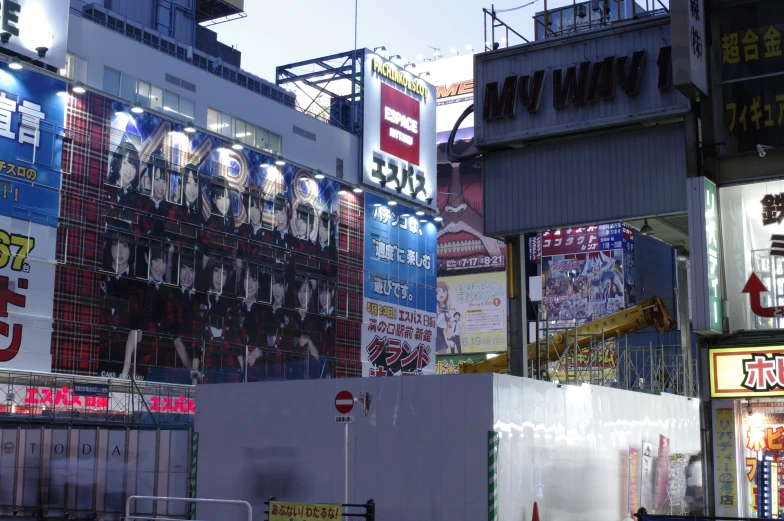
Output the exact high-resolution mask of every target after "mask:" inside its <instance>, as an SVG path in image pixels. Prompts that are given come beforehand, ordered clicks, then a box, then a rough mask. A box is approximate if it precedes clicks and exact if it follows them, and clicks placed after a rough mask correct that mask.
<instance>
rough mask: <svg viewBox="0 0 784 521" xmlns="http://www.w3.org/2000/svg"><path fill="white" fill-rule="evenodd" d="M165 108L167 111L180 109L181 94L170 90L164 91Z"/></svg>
mask: <svg viewBox="0 0 784 521" xmlns="http://www.w3.org/2000/svg"><path fill="white" fill-rule="evenodd" d="M163 110H164V111H166V112H179V111H180V96H179V94H175V93H173V92H169V91H168V90H164V91H163Z"/></svg>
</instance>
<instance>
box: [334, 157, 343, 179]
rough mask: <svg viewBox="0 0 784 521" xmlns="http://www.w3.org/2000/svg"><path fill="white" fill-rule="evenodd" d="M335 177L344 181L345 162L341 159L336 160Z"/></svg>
mask: <svg viewBox="0 0 784 521" xmlns="http://www.w3.org/2000/svg"><path fill="white" fill-rule="evenodd" d="M335 177H337V178H338V179H343V160H342V159H340V158H339V157H338V158H337V159H335Z"/></svg>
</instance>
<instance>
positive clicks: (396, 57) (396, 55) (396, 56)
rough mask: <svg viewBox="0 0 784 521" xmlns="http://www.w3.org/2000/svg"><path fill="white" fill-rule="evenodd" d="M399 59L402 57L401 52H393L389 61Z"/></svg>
mask: <svg viewBox="0 0 784 521" xmlns="http://www.w3.org/2000/svg"><path fill="white" fill-rule="evenodd" d="M399 59H400V55H399V54H393V55H392V56H390V57H389V61H393V60H399Z"/></svg>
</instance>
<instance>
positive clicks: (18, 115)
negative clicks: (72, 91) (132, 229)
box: [0, 65, 67, 226]
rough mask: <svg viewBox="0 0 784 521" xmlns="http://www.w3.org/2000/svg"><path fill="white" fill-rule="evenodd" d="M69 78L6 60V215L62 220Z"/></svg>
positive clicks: (1, 150) (2, 150)
mask: <svg viewBox="0 0 784 521" xmlns="http://www.w3.org/2000/svg"><path fill="white" fill-rule="evenodd" d="M62 92H65V83H64V82H63V81H61V80H58V79H55V78H52V77H50V76H45V75H43V74H39V73H36V72H32V71H28V70H25V69H22V70H18V71H10V70H9V69H8V68H7V67H6V66H5V65H0V183H1V188H2V189H1V190H0V194H1V195H2V200H0V215H5V216H8V217H10V216H17V215H19V213H20V212H21V213H22V214H23V215H24V217H26V218H27V220H32V221H34V222H39V223H41V224H45V225H48V226H56V225H57V217H58V214H59V204H60V194H59V190H60V171H61V166H62V165H61V163H62V144H63V125H64V122H65V104H66V100H67V97H66V96H58V93H62Z"/></svg>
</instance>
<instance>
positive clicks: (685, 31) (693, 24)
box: [670, 0, 708, 97]
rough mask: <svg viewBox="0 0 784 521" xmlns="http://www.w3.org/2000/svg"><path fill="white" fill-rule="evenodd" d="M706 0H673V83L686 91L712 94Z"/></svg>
mask: <svg viewBox="0 0 784 521" xmlns="http://www.w3.org/2000/svg"><path fill="white" fill-rule="evenodd" d="M703 7H704V6H703V0H690V1H689V2H673V5H672V9H671V10H670V18H671V24H670V27H671V28H672V79H673V85H675V87H676V88H677V89H679V90H680V91H681V92H683V93H684V94H685V95H687V96H690V97H695V96H696V95H697V94H700V93H701V94H708V79H707V77H708V74H707V72H708V71H707V56H708V55H707V40H706V38H705V11H704V9H703Z"/></svg>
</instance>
